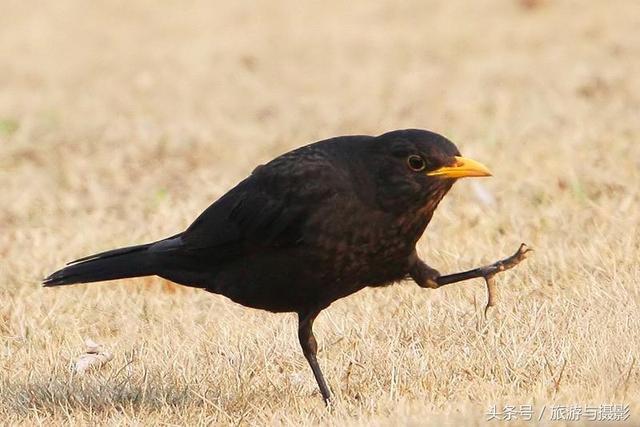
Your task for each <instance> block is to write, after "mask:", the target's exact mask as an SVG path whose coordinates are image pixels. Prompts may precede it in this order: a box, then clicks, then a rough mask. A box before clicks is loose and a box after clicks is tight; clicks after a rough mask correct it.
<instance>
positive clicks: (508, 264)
mask: <svg viewBox="0 0 640 427" xmlns="http://www.w3.org/2000/svg"><path fill="white" fill-rule="evenodd" d="M532 251H533V249H531V248H530V247H528V246H527V245H526V244H525V243H522V244H521V245H520V247H519V248H518V250H517V251H516V253H514V254H513V255H511V256H510V257H507V258H505V259H502V260H500V261H496V262H494V263H493V264H489V265H487V266H485V267H481V269H480V270H481V272H482V277H484V278H485V280H488V279H491V278H493V276H495V275H496V274H498V273H500V272H503V271H506V270H510V269H512V268H513V267H515V266H516V265H518V264H520V262H522V261H523V260H525V259H526V258H527V254H528V253H529V252H532Z"/></svg>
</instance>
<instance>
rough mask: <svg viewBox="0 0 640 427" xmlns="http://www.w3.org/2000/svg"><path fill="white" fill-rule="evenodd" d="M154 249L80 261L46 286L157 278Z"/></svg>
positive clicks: (116, 252) (145, 247)
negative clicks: (153, 260)
mask: <svg viewBox="0 0 640 427" xmlns="http://www.w3.org/2000/svg"><path fill="white" fill-rule="evenodd" d="M150 246H151V244H146V245H137V246H130V247H126V248H120V249H114V250H111V251H107V252H102V253H99V254H95V255H91V256H88V257H84V258H80V259H77V260H75V261H73V262H71V263H69V264H68V265H67V266H66V267H65V268H62V269H60V270H58V271H56V272H55V273H53V274H51V275H50V276H49V277H47V278H46V279H44V280H43V284H44V286H61V285H73V284H76V283H90V282H101V281H104V280H115V279H125V278H128V277H138V276H150V275H152V274H155V272H154V271H153V270H154V268H153V263H152V259H153V255H152V254H151V253H150V251H149V250H148V249H149V247H150Z"/></svg>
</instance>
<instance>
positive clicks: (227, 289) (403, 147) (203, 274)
mask: <svg viewBox="0 0 640 427" xmlns="http://www.w3.org/2000/svg"><path fill="white" fill-rule="evenodd" d="M488 175H490V172H489V170H488V169H487V168H486V167H485V166H483V165H482V164H480V163H478V162H476V161H474V160H470V159H467V158H464V157H461V155H460V152H459V151H458V149H457V148H456V146H455V145H454V144H453V143H452V142H451V141H449V140H448V139H447V138H445V137H443V136H441V135H438V134H436V133H433V132H429V131H426V130H418V129H408V130H397V131H392V132H388V133H385V134H383V135H380V136H377V137H374V136H364V135H357V136H342V137H336V138H331V139H327V140H324V141H320V142H316V143H314V144H310V145H307V146H304V147H301V148H298V149H296V150H293V151H291V152H288V153H286V154H283V155H281V156H279V157H277V158H275V159H273V160H272V161H270V162H269V163H267V164H265V165H261V166H258V167H257V168H256V169H255V170H254V171H253V172H252V173H251V175H250V176H249V177H247V178H246V179H244V180H243V181H242V182H240V183H239V184H238V185H237V186H236V187H234V188H233V189H231V190H230V191H229V192H227V193H226V194H225V195H223V196H222V197H221V198H220V199H218V200H217V201H216V202H214V203H213V204H212V205H211V206H209V207H208V208H207V209H206V210H205V211H204V212H203V213H202V214H201V215H200V216H199V217H198V218H197V219H196V220H195V222H194V223H193V224H191V226H189V227H188V228H187V230H186V231H184V232H182V233H179V234H176V235H175V236H172V237H169V238H166V239H164V240H159V241H157V242H154V243H147V244H143V245H137V246H131V247H126V248H121V249H114V250H111V251H107V252H102V253H99V254H96V255H91V256H88V257H85V258H80V259H78V260H76V261H73V262H71V263H70V264H69V265H68V266H67V267H65V268H63V269H61V270H59V271H56V272H55V273H53V274H51V275H50V276H49V277H47V278H46V279H44V285H45V286H59V285H71V284H75V283H88V282H99V281H105V280H113V279H122V278H128V277H136V276H150V275H157V276H160V277H163V278H165V279H168V280H171V281H173V282H176V283H179V284H182V285H185V286H191V287H196V288H203V289H205V290H207V291H209V292H213V293H216V294H221V295H225V296H226V297H228V298H230V299H232V300H233V301H235V302H237V303H239V304H242V305H245V306H248V307H253V308H258V309H263V310H269V311H272V312H295V313H297V314H298V321H299V327H298V337H299V340H300V345H301V346H302V351H303V353H304V356H305V357H306V359H307V361H308V362H309V365H310V366H311V369H312V370H313V374H314V376H315V378H316V380H317V382H318V386H319V388H320V392H321V394H322V397H323V399H324V400H325V402H328V400H329V398H330V393H329V388H328V387H327V384H326V382H325V380H324V378H323V375H322V372H321V371H320V367H319V365H318V362H317V360H316V351H317V344H316V340H315V337H314V335H313V331H312V326H313V321H314V319H315V318H316V316H317V315H318V313H320V311H321V310H323V309H325V308H326V307H328V306H329V305H330V304H331V303H332V302H333V301H336V300H337V299H339V298H343V297H346V296H347V295H350V294H353V293H354V292H357V291H359V290H360V289H363V288H365V287H367V286H374V287H375V286H385V285H389V284H392V283H394V282H398V281H401V280H403V279H405V278H407V277H411V278H412V279H413V280H414V281H415V282H417V284H418V285H420V286H422V287H431V288H435V287H438V286H441V285H443V284H447V283H453V282H457V281H460V280H466V279H468V278H472V277H485V278H487V277H488V276H491V275H493V274H495V273H496V272H497V271H502V270H504V269H505V268H510V267H511V265H508V266H506V267H505V265H504V262H498V263H496V264H493V265H491V266H488V267H485V268H484V269H483V268H481V269H475V270H470V271H467V272H463V273H458V274H453V275H449V276H441V275H440V273H438V271H437V270H435V269H433V268H431V267H429V266H428V265H427V264H425V263H424V262H423V261H422V260H420V259H419V258H418V255H417V254H416V249H415V245H416V242H417V241H418V239H419V238H420V236H421V235H422V233H423V232H424V230H425V227H426V226H427V224H429V221H430V220H431V217H432V215H433V212H434V210H435V209H436V207H437V206H438V203H439V202H440V201H441V200H442V198H443V197H444V196H445V194H446V193H447V192H448V191H449V189H450V188H451V186H452V185H453V184H454V182H455V181H456V180H457V179H459V178H464V177H481V176H488ZM505 261H506V260H505Z"/></svg>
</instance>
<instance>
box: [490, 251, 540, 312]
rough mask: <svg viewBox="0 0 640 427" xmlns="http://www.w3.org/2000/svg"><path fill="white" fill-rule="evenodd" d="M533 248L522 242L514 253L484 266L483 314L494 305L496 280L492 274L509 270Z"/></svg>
mask: <svg viewBox="0 0 640 427" xmlns="http://www.w3.org/2000/svg"><path fill="white" fill-rule="evenodd" d="M532 251H533V249H531V248H529V247H528V246H527V245H526V244H524V243H522V244H521V245H520V247H519V248H518V250H517V251H516V253H514V254H513V255H511V256H510V257H507V258H505V259H503V260H500V261H497V262H494V263H493V264H491V265H488V266H487V267H484V268H483V269H482V270H485V269H486V272H484V271H483V274H482V276H483V277H484V281H485V282H486V284H487V305H486V306H485V308H484V314H485V316H486V315H487V310H489V307H493V306H494V305H496V281H495V278H494V276H495V275H496V274H498V273H500V272H502V271H505V270H509V269H511V268H513V267H515V266H516V265H518V264H519V263H520V262H522V261H523V260H524V259H526V258H527V254H528V253H529V252H532Z"/></svg>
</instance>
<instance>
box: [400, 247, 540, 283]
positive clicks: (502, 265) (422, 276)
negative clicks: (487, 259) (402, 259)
mask: <svg viewBox="0 0 640 427" xmlns="http://www.w3.org/2000/svg"><path fill="white" fill-rule="evenodd" d="M532 250H533V249H530V248H529V247H527V245H525V244H524V243H523V244H521V245H520V247H519V248H518V250H517V251H516V253H514V254H513V255H511V256H510V257H507V258H505V259H502V260H500V261H496V262H494V263H493V264H489V265H485V266H484V267H478V268H474V269H472V270H467V271H462V272H460V273H453V274H447V275H445V276H442V275H441V274H440V273H438V271H437V270H434V269H433V268H431V267H429V266H428V265H427V264H425V263H424V262H422V261H420V260H418V262H415V263H414V264H413V266H412V268H411V270H410V271H409V275H410V276H411V278H412V279H413V280H414V281H415V282H416V283H417V284H418V285H420V286H422V287H423V288H439V287H440V286H444V285H449V284H451V283H458V282H462V281H464V280H469V279H475V278H478V277H482V278H484V279H491V278H493V276H495V275H496V274H498V273H500V272H502V271H505V270H509V269H511V268H513V267H515V266H516V265H518V264H520V262H521V261H522V260H524V259H525V258H526V257H527V254H528V253H529V252H531V251H532Z"/></svg>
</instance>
